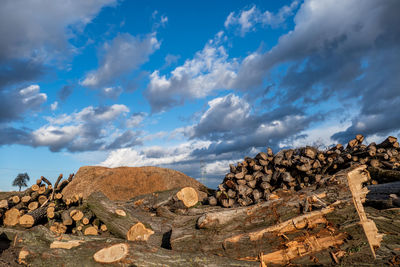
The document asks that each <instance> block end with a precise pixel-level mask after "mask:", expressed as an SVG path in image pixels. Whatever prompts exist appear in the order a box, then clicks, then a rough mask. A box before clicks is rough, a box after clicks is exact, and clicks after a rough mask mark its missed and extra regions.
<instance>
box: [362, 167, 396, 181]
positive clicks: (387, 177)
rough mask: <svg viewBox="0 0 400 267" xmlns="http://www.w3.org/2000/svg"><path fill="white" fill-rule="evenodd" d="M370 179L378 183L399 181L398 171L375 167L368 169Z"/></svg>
mask: <svg viewBox="0 0 400 267" xmlns="http://www.w3.org/2000/svg"><path fill="white" fill-rule="evenodd" d="M368 171H369V172H370V174H371V177H372V178H373V179H374V180H376V181H378V182H379V183H390V182H396V181H400V171H395V170H384V169H381V168H376V167H372V166H370V167H368Z"/></svg>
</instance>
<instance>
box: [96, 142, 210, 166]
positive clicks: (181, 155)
mask: <svg viewBox="0 0 400 267" xmlns="http://www.w3.org/2000/svg"><path fill="white" fill-rule="evenodd" d="M208 144H209V142H206V141H192V142H184V143H181V144H179V145H175V146H163V147H160V146H151V147H146V148H143V149H142V150H138V149H131V148H122V149H117V150H114V151H111V152H110V154H109V156H108V157H107V159H106V160H105V161H103V162H101V163H100V164H99V165H101V166H106V167H119V166H131V167H138V166H163V165H169V164H178V163H181V162H184V161H188V160H191V159H192V160H193V157H191V156H190V154H191V152H192V150H193V149H196V148H204V147H206V146H207V145H208Z"/></svg>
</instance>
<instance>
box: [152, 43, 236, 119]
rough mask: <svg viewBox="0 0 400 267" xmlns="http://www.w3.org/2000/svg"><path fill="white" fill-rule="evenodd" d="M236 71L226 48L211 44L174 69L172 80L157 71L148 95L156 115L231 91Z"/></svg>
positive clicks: (233, 61) (234, 62)
mask: <svg viewBox="0 0 400 267" xmlns="http://www.w3.org/2000/svg"><path fill="white" fill-rule="evenodd" d="M237 68H238V64H237V62H236V60H228V54H227V52H226V50H225V48H224V47H223V46H218V45H217V44H216V43H215V42H214V41H210V42H209V43H208V44H206V45H205V47H204V48H203V50H201V51H199V52H197V53H196V55H195V56H194V58H193V59H190V60H186V61H185V63H184V64H183V65H181V66H179V67H177V68H175V69H174V70H173V71H172V72H171V75H170V77H169V78H168V77H167V76H166V75H160V73H159V71H158V70H156V71H154V72H153V73H152V74H151V75H150V83H149V85H148V88H147V91H146V93H145V94H146V97H147V99H148V100H149V102H150V105H151V107H152V109H153V110H154V111H157V112H158V111H163V110H166V109H168V108H170V107H172V106H174V105H177V104H182V103H183V101H184V100H185V99H196V98H203V97H205V96H207V95H209V94H210V93H211V92H212V91H215V90H221V89H227V88H231V86H232V83H233V80H234V79H235V77H236V70H237Z"/></svg>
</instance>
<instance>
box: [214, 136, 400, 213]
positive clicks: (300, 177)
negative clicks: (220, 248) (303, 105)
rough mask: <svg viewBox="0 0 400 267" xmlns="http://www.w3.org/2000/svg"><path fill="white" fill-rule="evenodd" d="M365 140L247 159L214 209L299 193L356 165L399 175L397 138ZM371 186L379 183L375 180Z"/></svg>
mask: <svg viewBox="0 0 400 267" xmlns="http://www.w3.org/2000/svg"><path fill="white" fill-rule="evenodd" d="M363 140H364V136H363V135H361V134H359V135H357V136H356V137H355V139H353V140H350V142H349V143H348V144H347V146H346V147H344V146H343V145H341V144H337V145H336V146H333V147H332V148H330V149H327V150H325V151H320V150H318V149H317V148H314V147H310V146H307V147H302V148H298V149H284V150H281V151H279V152H278V153H276V154H274V153H273V151H272V149H271V148H268V149H267V151H266V152H260V153H258V154H257V155H256V156H255V157H254V158H251V157H245V158H244V161H243V162H239V163H237V164H236V165H233V164H231V165H230V172H229V173H228V174H226V176H225V178H224V180H223V182H222V184H220V185H219V187H218V190H217V191H216V193H215V195H214V196H211V197H209V199H208V202H209V204H210V205H213V206H215V205H218V204H219V205H221V206H223V207H233V206H237V205H240V206H248V205H251V204H254V203H258V202H260V201H263V200H271V199H274V198H276V195H275V194H274V193H275V192H276V191H278V190H287V191H291V192H295V191H299V190H301V189H303V188H305V187H308V186H310V185H314V184H316V185H318V184H320V183H323V182H324V180H325V179H326V178H327V177H329V176H330V175H332V174H335V173H337V172H338V171H340V170H344V169H347V168H349V167H352V166H355V165H363V164H365V165H367V166H368V171H369V172H370V173H371V174H374V177H390V176H398V172H397V171H398V170H399V169H400V153H399V152H400V149H399V142H398V141H397V138H395V137H393V136H389V137H388V138H386V139H385V140H384V141H383V142H382V143H380V144H375V143H370V144H368V145H366V144H363ZM392 170H394V172H393V173H392V174H390V173H389V172H390V171H392ZM379 174H384V175H379ZM385 179H387V178H385ZM397 180H398V179H397ZM393 181H396V179H394V180H393ZM383 182H391V181H387V180H386V181H383ZM371 183H372V184H376V183H378V181H376V180H371Z"/></svg>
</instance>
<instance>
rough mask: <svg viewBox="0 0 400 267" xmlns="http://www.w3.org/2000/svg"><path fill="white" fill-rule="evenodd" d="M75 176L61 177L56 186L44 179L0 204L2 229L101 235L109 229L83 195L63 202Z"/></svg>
mask: <svg viewBox="0 0 400 267" xmlns="http://www.w3.org/2000/svg"><path fill="white" fill-rule="evenodd" d="M73 177H74V175H73V174H71V175H70V176H69V177H68V179H64V180H63V175H62V174H61V175H60V176H59V177H58V179H57V180H56V183H55V184H54V186H53V184H52V183H51V182H50V181H49V180H48V179H46V178H45V177H43V176H42V177H41V178H40V179H38V180H37V181H36V183H35V184H34V185H32V186H31V187H30V188H28V189H27V190H25V191H24V192H21V193H20V194H18V195H17V194H16V195H13V196H11V197H9V198H8V199H3V200H0V225H3V226H6V227H8V226H17V227H22V228H31V227H33V226H35V225H45V226H47V227H48V228H49V229H50V230H51V231H52V232H54V233H55V234H65V233H71V234H76V235H80V236H82V235H98V234H101V233H104V232H106V231H107V226H106V225H105V224H104V223H103V222H101V221H100V220H99V219H98V218H97V217H96V216H95V215H94V214H93V212H92V211H91V210H90V208H89V207H88V206H87V204H86V203H85V202H83V199H82V195H79V194H76V195H74V196H73V197H72V198H68V199H67V198H63V195H62V190H63V189H64V188H65V186H66V185H68V183H70V182H71V180H72V179H73Z"/></svg>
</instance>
